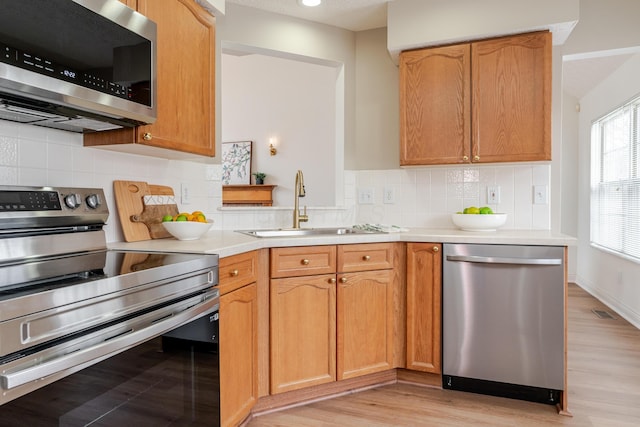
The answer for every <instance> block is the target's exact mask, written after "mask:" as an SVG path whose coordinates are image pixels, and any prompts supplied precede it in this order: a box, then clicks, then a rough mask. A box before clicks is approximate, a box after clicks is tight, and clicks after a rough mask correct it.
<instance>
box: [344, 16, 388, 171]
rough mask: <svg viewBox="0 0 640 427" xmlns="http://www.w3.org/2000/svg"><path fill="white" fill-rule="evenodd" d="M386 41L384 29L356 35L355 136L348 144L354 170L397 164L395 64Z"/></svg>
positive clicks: (382, 167)
mask: <svg viewBox="0 0 640 427" xmlns="http://www.w3.org/2000/svg"><path fill="white" fill-rule="evenodd" d="M386 44H387V30H386V28H379V29H376V30H369V31H361V32H359V33H357V34H356V116H355V117H356V138H355V142H354V143H353V144H349V146H348V147H347V150H348V156H347V157H348V158H349V164H350V165H351V167H352V168H353V169H392V168H394V169H395V168H399V167H400V110H399V105H400V85H399V83H398V82H399V77H398V67H397V65H396V64H394V63H393V61H392V59H391V57H390V56H389V52H388V51H387V48H386Z"/></svg>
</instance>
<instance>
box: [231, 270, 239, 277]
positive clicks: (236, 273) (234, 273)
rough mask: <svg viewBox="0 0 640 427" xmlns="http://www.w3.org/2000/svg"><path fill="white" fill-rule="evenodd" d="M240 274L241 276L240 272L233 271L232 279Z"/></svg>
mask: <svg viewBox="0 0 640 427" xmlns="http://www.w3.org/2000/svg"><path fill="white" fill-rule="evenodd" d="M238 274H240V272H239V271H238V270H231V277H235V276H237V275H238Z"/></svg>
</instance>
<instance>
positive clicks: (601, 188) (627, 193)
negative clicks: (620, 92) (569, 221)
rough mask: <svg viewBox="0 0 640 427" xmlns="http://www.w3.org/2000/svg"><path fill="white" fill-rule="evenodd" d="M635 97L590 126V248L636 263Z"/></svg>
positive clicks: (639, 224) (639, 110)
mask: <svg viewBox="0 0 640 427" xmlns="http://www.w3.org/2000/svg"><path fill="white" fill-rule="evenodd" d="M639 137H640V96H638V97H636V98H635V99H634V100H632V101H631V102H629V103H627V104H625V105H624V106H622V107H620V108H617V109H616V110H615V111H612V112H611V113H609V114H607V115H606V116H604V117H602V118H601V119H599V120H597V121H596V122H594V123H593V125H592V126H591V244H592V245H594V246H597V247H601V248H604V249H606V250H609V251H613V252H615V253H617V254H620V255H622V256H624V257H627V258H631V259H632V260H634V261H636V262H640V141H639V140H638V139H639Z"/></svg>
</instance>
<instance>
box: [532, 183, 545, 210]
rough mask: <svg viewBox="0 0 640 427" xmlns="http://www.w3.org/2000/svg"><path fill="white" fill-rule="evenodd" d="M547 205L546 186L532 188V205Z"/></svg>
mask: <svg viewBox="0 0 640 427" xmlns="http://www.w3.org/2000/svg"><path fill="white" fill-rule="evenodd" d="M547 203H549V187H547V186H546V185H534V186H533V204H534V205H546V204H547Z"/></svg>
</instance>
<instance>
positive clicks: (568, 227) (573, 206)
mask: <svg viewBox="0 0 640 427" xmlns="http://www.w3.org/2000/svg"><path fill="white" fill-rule="evenodd" d="M578 108H579V101H578V100H577V99H576V98H574V97H572V96H571V95H568V94H566V93H565V94H564V96H563V98H562V159H563V161H562V168H561V173H562V177H561V181H562V188H561V189H562V200H561V203H562V208H561V210H562V212H561V227H560V231H561V232H562V233H564V234H567V235H569V236H574V237H577V236H578V221H577V220H576V218H578V212H579V210H578V151H579V150H578V148H579V139H578V123H579V121H578V120H579V117H580V116H579V113H578V111H577V109H578ZM577 259H578V248H577V247H575V246H572V247H570V248H569V263H568V265H569V270H568V274H569V281H571V282H575V280H576V272H577Z"/></svg>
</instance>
